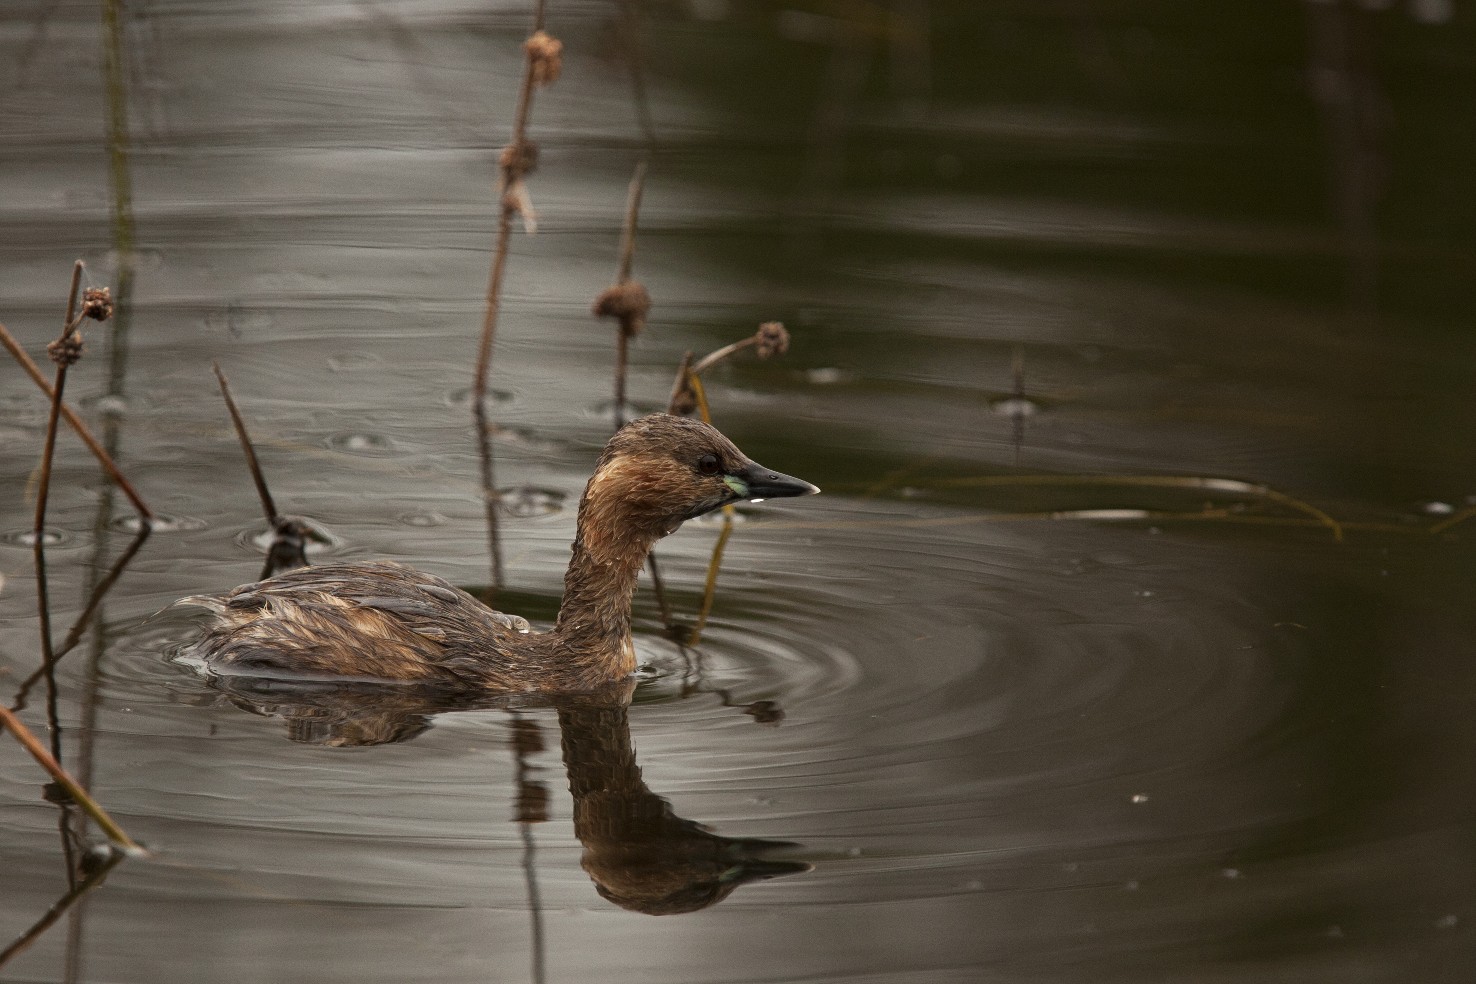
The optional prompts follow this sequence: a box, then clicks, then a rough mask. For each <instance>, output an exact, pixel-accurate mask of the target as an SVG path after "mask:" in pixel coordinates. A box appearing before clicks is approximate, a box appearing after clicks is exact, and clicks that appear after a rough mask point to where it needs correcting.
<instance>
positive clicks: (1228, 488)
mask: <svg viewBox="0 0 1476 984" xmlns="http://www.w3.org/2000/svg"><path fill="white" fill-rule="evenodd" d="M933 484H935V485H945V486H952V487H976V486H978V487H987V486H994V485H1070V486H1082V485H1113V486H1125V487H1128V488H1173V489H1193V490H1203V491H1208V492H1228V493H1232V494H1235V495H1251V496H1256V497H1258V498H1262V499H1266V500H1269V501H1271V502H1275V503H1278V504H1280V505H1284V506H1286V507H1288V508H1290V509H1294V510H1296V511H1297V512H1300V513H1305V514H1306V515H1308V516H1310V517H1312V518H1313V519H1315V520H1317V522H1318V523H1320V524H1322V525H1323V526H1325V527H1327V528H1328V529H1329V530H1331V531H1332V534H1333V539H1335V540H1338V541H1339V542H1341V541H1342V539H1343V524H1342V523H1340V522H1338V521H1337V520H1336V519H1333V518H1332V517H1331V516H1329V515H1328V514H1327V513H1325V512H1323V511H1322V510H1321V509H1318V508H1317V507H1316V506H1314V505H1312V504H1310V503H1307V502H1303V501H1302V500H1301V499H1298V498H1296V497H1294V496H1290V495H1287V494H1286V493H1285V492H1279V491H1277V490H1276V489H1273V488H1271V487H1270V486H1269V485H1261V484H1258V483H1255V482H1243V481H1241V480H1240V479H1235V478H1210V477H1203V476H1183V475H977V476H971V477H965V478H943V479H937V480H935V481H934V483H933Z"/></svg>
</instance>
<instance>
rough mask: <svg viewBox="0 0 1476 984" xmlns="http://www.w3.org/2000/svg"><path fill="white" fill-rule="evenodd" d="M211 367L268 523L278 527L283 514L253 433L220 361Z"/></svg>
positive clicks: (213, 363) (211, 364)
mask: <svg viewBox="0 0 1476 984" xmlns="http://www.w3.org/2000/svg"><path fill="white" fill-rule="evenodd" d="M210 367H211V368H212V369H214V370H215V378H216V381H217V382H219V383H220V395H221V396H222V397H224V399H225V405H226V409H227V410H229V411H230V413H231V423H232V424H233V425H234V426H235V428H236V437H237V438H238V439H239V440H240V442H241V452H242V453H243V454H245V455H246V467H247V468H248V469H249V470H250V471H251V481H252V482H253V483H254V484H255V485H256V497H257V498H258V499H260V500H261V508H262V512H264V513H265V514H266V521H267V524H268V525H270V526H272V527H273V528H275V527H276V525H277V522H278V520H280V518H281V514H280V513H278V512H277V504H276V502H274V501H273V500H272V492H271V490H270V489H268V488H267V483H266V477H265V476H263V475H262V473H261V462H259V461H257V460H256V448H255V447H253V446H252V444H251V435H250V434H249V433H248V432H247V430H246V421H245V420H244V419H242V417H241V410H240V408H238V407H237V406H236V401H235V398H233V397H232V396H231V384H230V382H228V381H227V380H226V376H225V373H224V372H222V371H221V368H220V363H218V362H212V363H210Z"/></svg>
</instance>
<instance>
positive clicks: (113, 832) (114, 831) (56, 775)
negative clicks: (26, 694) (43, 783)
mask: <svg viewBox="0 0 1476 984" xmlns="http://www.w3.org/2000/svg"><path fill="white" fill-rule="evenodd" d="M0 725H3V726H4V728H5V729H6V730H7V731H9V732H10V733H11V734H12V735H14V736H15V738H16V740H17V741H19V742H20V743H21V746H22V747H24V748H25V750H26V751H27V752H30V753H31V758H33V759H35V760H36V762H37V764H39V765H40V766H41V768H43V769H45V770H46V771H47V772H48V773H50V774H51V778H52V779H55V780H56V782H57V785H59V786H61V787H62V789H64V790H66V792H67V795H68V796H70V797H72V799H74V800H76V802H77V805H78V806H80V807H81V808H82V810H83V812H84V813H86V814H87V815H88V816H89V817H91V818H92V819H93V821H94V822H95V823H96V824H97V825H98V827H99V828H101V829H102V832H103V833H104V834H107V836H108V839H109V840H111V841H112V842H113V843H115V844H117V845H118V846H119V847H121V848H123V849H124V850H125V851H130V852H134V853H139V854H142V853H146V852H145V851H144V849H143V847H142V846H141V845H139V844H138V842H137V841H135V840H134V839H133V838H132V837H129V836H128V835H127V834H126V833H124V832H123V828H122V827H119V826H118V825H117V824H116V823H114V822H113V818H112V817H110V816H108V814H107V811H106V810H104V809H103V808H102V807H101V806H99V805H98V803H97V801H96V800H94V799H93V798H92V797H91V796H89V795H88V794H87V790H85V789H83V788H82V787H81V786H79V785H78V784H77V782H76V780H74V779H73V778H72V777H71V776H69V775H68V774H67V770H66V769H63V768H62V767H61V763H59V762H57V760H56V759H55V758H53V757H52V755H51V753H50V752H48V751H47V750H46V749H45V748H44V747H43V746H42V745H41V742H40V741H38V740H37V739H36V736H35V735H34V734H32V733H31V731H30V729H29V728H27V727H26V726H25V725H24V724H21V722H20V719H19V718H17V717H16V716H15V715H14V714H12V713H11V712H10V711H8V710H6V709H5V708H3V707H0Z"/></svg>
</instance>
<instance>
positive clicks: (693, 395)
mask: <svg viewBox="0 0 1476 984" xmlns="http://www.w3.org/2000/svg"><path fill="white" fill-rule="evenodd" d="M696 409H697V391H696V390H694V389H692V380H691V379H690V378H683V379H682V386H681V389H679V390H677V391H676V395H675V396H673V397H672V398H671V412H672V413H674V414H676V415H677V416H679V417H685V416H687V414H689V413H691V412H692V411H693V410H696Z"/></svg>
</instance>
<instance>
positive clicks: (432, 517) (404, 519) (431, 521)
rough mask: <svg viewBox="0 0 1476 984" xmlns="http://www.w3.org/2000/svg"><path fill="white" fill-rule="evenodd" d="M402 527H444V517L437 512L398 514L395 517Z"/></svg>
mask: <svg viewBox="0 0 1476 984" xmlns="http://www.w3.org/2000/svg"><path fill="white" fill-rule="evenodd" d="M396 519H398V520H399V522H400V523H401V524H402V525H405V526H414V527H416V528H417V529H429V528H430V527H432V526H445V525H446V517H445V516H442V515H441V514H440V513H438V512H407V513H400V515H399V516H397V517H396Z"/></svg>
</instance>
